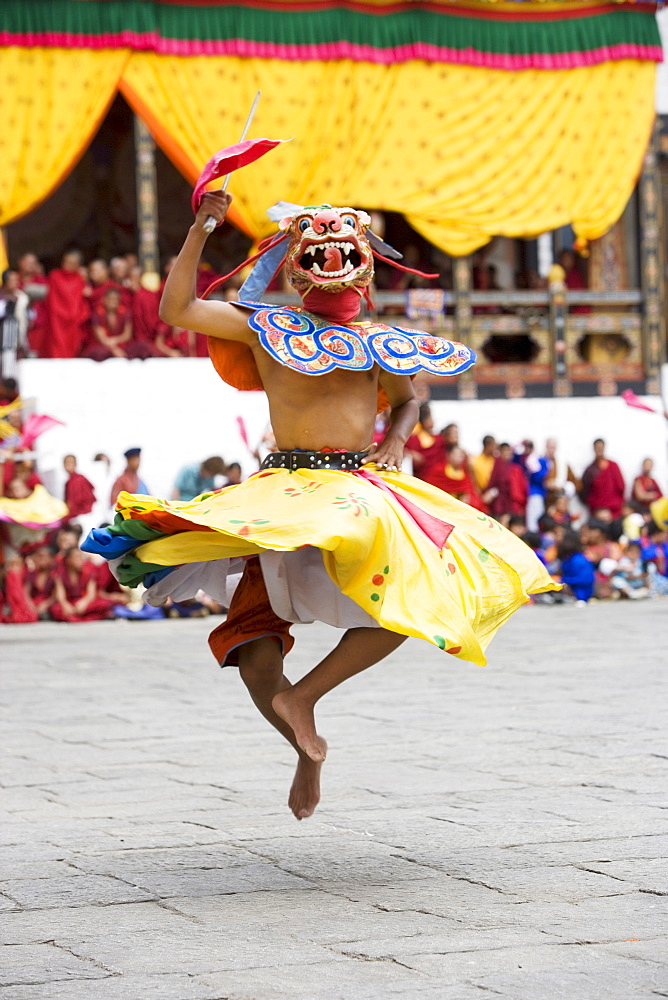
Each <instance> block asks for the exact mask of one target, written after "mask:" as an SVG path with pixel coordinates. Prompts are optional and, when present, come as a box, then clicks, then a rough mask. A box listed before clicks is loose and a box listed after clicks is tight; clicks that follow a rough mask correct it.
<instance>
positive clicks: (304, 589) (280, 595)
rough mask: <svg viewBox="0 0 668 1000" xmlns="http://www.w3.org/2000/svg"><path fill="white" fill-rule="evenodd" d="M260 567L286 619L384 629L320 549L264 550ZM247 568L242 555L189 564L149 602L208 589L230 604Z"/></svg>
mask: <svg viewBox="0 0 668 1000" xmlns="http://www.w3.org/2000/svg"><path fill="white" fill-rule="evenodd" d="M119 561H120V560H119ZM260 565H261V566H262V574H263V576H264V582H265V586H266V588H267V594H268V596H269V602H270V604H271V606H272V608H273V610H274V612H275V613H276V614H277V615H278V617H279V618H283V619H284V621H287V622H294V623H295V624H299V625H307V624H310V623H311V622H316V621H318V622H324V623H325V624H326V625H333V626H334V628H340V629H348V628H362V627H367V628H369V627H370V628H373V627H376V628H378V627H380V626H379V625H378V622H376V621H375V619H373V618H372V617H371V615H369V614H368V613H367V612H366V611H364V610H363V609H362V608H361V607H360V606H359V605H358V604H356V603H355V602H354V601H353V600H352V599H351V598H350V597H347V596H346V595H345V594H342V593H341V591H340V590H339V588H338V587H337V586H336V584H335V583H334V582H333V580H332V579H331V577H330V576H329V574H328V573H327V570H326V569H325V565H324V563H323V561H322V553H321V551H320V549H317V548H314V547H313V546H307V547H306V548H303V549H297V550H296V551H294V552H273V551H272V552H263V553H262V554H261V555H260ZM243 567H244V561H243V559H239V558H235V559H216V560H214V561H211V562H199V563H187V564H186V565H184V566H179V567H178V568H177V569H174V570H172V572H171V573H168V574H167V576H165V577H163V579H162V580H159V581H158V582H157V583H155V584H154V585H153V586H152V587H150V588H149V589H148V590H147V591H146V593H145V594H144V600H145V601H146V602H147V603H148V604H152V605H153V606H155V607H159V606H161V605H163V604H164V603H165V602H166V600H167V598H168V597H171V598H172V599H173V600H175V601H187V600H191V599H194V598H195V597H196V596H197V593H198V591H200V590H203V591H204V592H205V593H207V594H208V595H209V596H210V597H212V598H213V599H214V600H215V601H218V602H219V603H220V604H223V605H224V606H225V607H229V605H230V601H231V600H232V594H233V593H234V590H235V589H236V587H237V586H238V583H239V581H240V579H241V576H242V573H243ZM112 568H113V566H112Z"/></svg>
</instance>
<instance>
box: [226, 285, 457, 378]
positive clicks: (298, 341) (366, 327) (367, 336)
mask: <svg viewBox="0 0 668 1000" xmlns="http://www.w3.org/2000/svg"><path fill="white" fill-rule="evenodd" d="M236 304H237V305H240V306H242V307H243V308H245V309H249V310H252V314H251V316H250V317H249V319H248V325H249V326H250V327H251V329H253V330H255V332H256V333H257V335H258V337H259V340H260V343H261V344H262V346H263V347H264V349H265V351H266V352H267V353H268V354H270V355H271V357H272V358H274V360H275V361H278V362H279V363H280V364H282V365H285V366H286V367H287V368H292V369H294V371H298V372H301V373H302V374H303V375H325V374H326V373H327V372H331V371H333V370H334V369H335V368H348V369H352V370H354V371H366V370H368V369H369V368H373V366H374V365H380V367H381V368H384V369H385V371H388V372H394V373H395V374H396V375H416V374H417V373H418V372H426V373H427V374H429V375H460V374H461V373H462V372H465V371H466V369H467V368H470V367H471V365H474V364H475V361H476V355H475V351H472V350H471V349H470V348H469V347H466V346H464V344H458V343H455V342H453V341H450V340H444V339H443V338H442V337H433V336H432V335H431V334H428V333H423V332H422V331H421V330H409V329H406V328H405V327H401V326H386V325H385V323H374V322H371V321H368V320H364V321H361V322H358V323H346V324H345V325H344V324H338V323H328V322H327V321H326V320H324V319H320V318H319V317H318V316H314V315H313V314H312V313H308V312H302V311H301V310H299V309H292V308H289V307H286V306H271V305H265V304H264V303H262V304H260V303H257V302H238V303H236Z"/></svg>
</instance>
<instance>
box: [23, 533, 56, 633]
mask: <svg viewBox="0 0 668 1000" xmlns="http://www.w3.org/2000/svg"><path fill="white" fill-rule="evenodd" d="M28 561H29V562H30V563H31V564H32V568H30V569H29V568H28V567H26V570H25V573H24V583H23V587H24V593H25V598H26V602H27V604H28V606H29V608H30V609H31V611H32V612H33V613H34V615H35V619H34V620H35V621H38V620H39V619H47V618H49V612H50V610H51V605H52V604H53V601H54V597H55V594H54V591H55V585H56V577H55V571H56V559H55V554H54V551H53V549H52V548H51V547H50V546H49V545H40V547H39V548H38V549H36V550H35V551H34V552H33V553H32V556H31V557H30V559H29V560H28Z"/></svg>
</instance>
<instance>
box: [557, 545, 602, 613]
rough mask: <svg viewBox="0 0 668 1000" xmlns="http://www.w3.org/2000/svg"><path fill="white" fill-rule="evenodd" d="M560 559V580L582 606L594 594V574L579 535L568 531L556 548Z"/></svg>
mask: <svg viewBox="0 0 668 1000" xmlns="http://www.w3.org/2000/svg"><path fill="white" fill-rule="evenodd" d="M558 555H559V559H560V560H561V582H562V583H564V584H566V586H567V587H568V588H569V590H570V591H571V592H572V593H573V596H574V597H575V600H576V602H577V603H578V604H579V605H580V606H583V605H585V604H586V603H587V601H589V600H590V598H591V597H592V596H593V594H594V584H595V581H596V574H595V571H594V567H593V565H592V564H591V563H590V562H589V560H588V559H587V557H586V556H585V555H584V553H583V551H582V542H581V541H580V537H579V535H577V534H576V533H575V532H574V531H569V532H567V534H566V535H565V536H564V538H563V540H562V542H561V543H560V545H559V549H558Z"/></svg>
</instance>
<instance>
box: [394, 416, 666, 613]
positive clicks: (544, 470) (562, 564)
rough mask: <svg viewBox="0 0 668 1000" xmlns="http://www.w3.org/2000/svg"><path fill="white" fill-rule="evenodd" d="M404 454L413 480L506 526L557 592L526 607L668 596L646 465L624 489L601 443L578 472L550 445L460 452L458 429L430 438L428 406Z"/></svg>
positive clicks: (662, 541)
mask: <svg viewBox="0 0 668 1000" xmlns="http://www.w3.org/2000/svg"><path fill="white" fill-rule="evenodd" d="M406 454H407V455H408V457H409V458H410V459H411V460H412V463H413V471H414V474H415V475H416V476H418V477H419V478H421V479H424V480H425V481H426V482H428V483H431V484H432V485H433V486H437V487H439V489H442V490H444V491H445V492H446V493H449V494H451V495H452V496H454V497H456V498H457V499H458V500H462V501H464V502H465V503H468V504H470V505H471V506H473V507H475V508H476V509H478V510H480V511H481V514H482V515H487V516H490V517H493V518H495V519H496V520H498V521H500V522H501V523H502V524H504V525H505V526H506V527H508V528H510V530H511V531H513V532H514V533H515V534H516V535H519V536H520V537H521V538H522V539H523V540H524V541H525V542H526V544H527V545H529V546H530V548H532V549H533V550H534V551H535V552H536V555H537V556H538V558H539V559H540V560H541V561H542V562H543V563H544V564H545V566H546V567H547V568H548V570H549V572H550V573H551V575H552V576H553V577H554V579H555V580H556V581H557V582H559V583H562V584H563V585H564V587H563V591H562V592H560V593H557V594H554V595H553V594H545V595H541V596H539V597H536V598H534V600H536V601H540V602H543V603H559V602H562V601H564V600H566V601H568V600H573V601H575V602H577V603H578V604H586V603H587V602H588V601H589V600H591V599H592V598H596V599H599V600H601V599H613V600H614V599H619V598H629V599H632V600H636V599H638V598H643V597H655V596H663V595H666V594H668V531H666V528H665V524H666V518H667V517H668V499H666V500H665V501H664V499H663V498H664V493H663V490H662V489H661V487H660V486H659V484H658V483H657V482H656V480H655V479H654V477H653V475H652V472H653V465H654V463H653V461H652V459H651V458H646V459H644V460H643V461H642V462H641V464H640V466H639V469H638V475H637V476H635V478H634V479H633V482H632V483H631V484H629V485H628V486H627V484H626V483H625V481H624V477H623V475H622V472H621V469H620V468H619V465H618V464H617V463H616V462H615V461H613V460H612V459H611V458H609V457H608V456H607V454H606V446H605V442H604V441H603V440H601V439H600V438H599V439H597V440H596V441H594V443H593V457H592V461H591V463H590V464H589V465H588V466H587V467H586V468H585V469H583V470H582V471H581V473H580V474H579V475H578V474H577V473H576V471H574V470H573V469H572V468H571V466H570V465H569V463H568V462H567V461H566V460H564V459H563V458H562V456H561V455H560V454H559V451H558V444H557V441H556V440H555V439H554V438H549V439H548V440H547V441H546V443H545V450H544V453H543V454H540V452H538V451H537V450H536V448H535V446H534V442H533V441H530V440H528V439H527V440H524V441H522V442H521V443H519V444H518V445H515V446H513V445H511V444H509V443H507V442H497V440H496V438H495V437H494V436H492V435H491V434H490V435H486V436H485V437H484V438H483V441H482V449H481V451H480V453H479V454H477V455H467V454H466V452H465V451H464V449H463V448H461V446H460V444H459V429H458V427H457V425H456V424H449V425H448V426H447V427H444V428H443V429H442V430H441V431H440V432H436V430H435V428H434V421H433V418H432V415H431V411H430V408H429V406H428V404H425V405H423V406H422V407H421V408H420V422H419V424H418V425H417V427H416V428H415V431H414V433H413V435H412V436H411V437H410V438H409V440H408V442H407V445H406ZM657 521H658V523H657Z"/></svg>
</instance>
